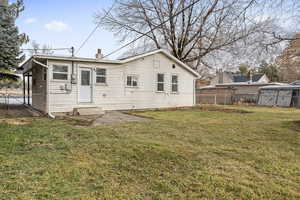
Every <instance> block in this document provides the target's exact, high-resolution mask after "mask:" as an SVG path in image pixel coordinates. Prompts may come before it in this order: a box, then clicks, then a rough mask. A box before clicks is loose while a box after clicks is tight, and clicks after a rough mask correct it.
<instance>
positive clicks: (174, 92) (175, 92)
mask: <svg viewBox="0 0 300 200" xmlns="http://www.w3.org/2000/svg"><path fill="white" fill-rule="evenodd" d="M173 76H176V77H177V83H173ZM173 85H177V91H173ZM171 93H173V94H177V93H179V76H178V74H171Z"/></svg>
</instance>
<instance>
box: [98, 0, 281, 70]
mask: <svg viewBox="0 0 300 200" xmlns="http://www.w3.org/2000/svg"><path fill="white" fill-rule="evenodd" d="M270 1H274V2H273V4H274V3H275V1H276V0H270ZM270 1H267V0H265V1H264V0H200V1H199V0H119V1H117V3H116V6H115V8H114V9H112V10H111V11H110V12H109V14H107V13H106V11H104V12H100V13H98V14H97V16H96V19H98V23H100V24H102V25H103V26H104V27H106V28H107V29H109V30H110V31H113V32H114V33H115V34H116V35H117V36H119V37H120V39H121V41H128V40H130V39H134V38H136V37H139V36H141V35H144V37H143V39H142V40H139V41H138V42H136V44H135V47H138V49H139V50H141V51H146V50H151V49H160V48H164V49H167V50H169V51H170V52H171V53H172V54H173V55H174V56H175V57H177V58H178V59H180V60H181V61H183V62H185V63H187V64H188V65H189V66H191V67H192V68H194V69H197V70H198V71H199V72H200V73H203V74H205V73H207V69H209V68H211V67H212V66H213V65H214V61H215V60H214V57H218V58H220V57H219V56H220V55H222V54H223V55H226V54H233V55H234V53H235V51H237V50H236V48H237V47H238V46H243V47H247V49H249V47H250V46H251V47H252V48H255V50H257V46H260V47H262V46H264V47H265V46H267V45H268V44H269V43H272V42H274V41H273V40H272V39H273V38H271V35H272V33H273V30H274V29H275V27H276V25H275V23H274V18H272V17H263V11H266V8H268V9H269V10H270V9H271V7H270V5H273V4H270ZM278 1H282V0H278ZM266 2H267V3H266ZM276 2H277V1H276ZM277 3H279V2H277ZM190 5H192V6H190ZM188 6H190V7H188ZM187 7H188V9H185V8H187ZM184 9H185V10H184ZM182 10H184V12H180V11H182ZM268 12H270V11H268ZM104 14H105V17H103V16H104ZM100 19H101V20H100ZM166 20H168V22H167V23H163V22H165V21H166ZM161 24H162V25H161ZM149 30H150V31H149ZM147 31H149V34H145V32H147ZM262 41H264V43H263V42H262ZM276 44H277V43H276ZM274 45H275V43H274V44H273V45H270V46H274ZM134 53H137V52H136V51H134ZM233 57H234V56H233Z"/></svg>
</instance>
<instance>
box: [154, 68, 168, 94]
mask: <svg viewBox="0 0 300 200" xmlns="http://www.w3.org/2000/svg"><path fill="white" fill-rule="evenodd" d="M159 74H161V75H163V77H164V81H163V82H159V81H158V75H159ZM165 83H166V75H165V73H157V74H156V86H155V87H156V92H165V91H166V84H165ZM158 84H163V90H162V91H161V90H158Z"/></svg>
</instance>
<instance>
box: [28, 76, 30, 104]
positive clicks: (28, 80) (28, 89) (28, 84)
mask: <svg viewBox="0 0 300 200" xmlns="http://www.w3.org/2000/svg"><path fill="white" fill-rule="evenodd" d="M27 104H28V105H30V81H29V73H28V74H27Z"/></svg>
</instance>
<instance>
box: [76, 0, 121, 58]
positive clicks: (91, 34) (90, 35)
mask: <svg viewBox="0 0 300 200" xmlns="http://www.w3.org/2000/svg"><path fill="white" fill-rule="evenodd" d="M115 4H116V0H115V1H114V3H113V4H112V6H111V7H110V9H109V10H108V11H107V12H106V14H105V15H104V16H103V17H102V18H101V19H100V21H99V22H98V24H97V25H96V27H95V28H94V29H93V30H92V32H91V33H90V34H89V35H88V37H87V38H86V39H85V40H84V41H83V43H82V44H81V45H80V47H79V48H78V50H77V51H76V53H75V54H77V53H79V51H80V50H81V49H82V47H84V45H85V44H86V43H87V42H88V40H89V39H90V38H91V37H92V36H93V35H94V33H95V32H96V30H97V29H98V28H99V27H100V25H101V22H102V20H103V19H104V18H105V17H107V16H108V14H109V13H110V11H111V10H112V9H113V8H114V7H115Z"/></svg>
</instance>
